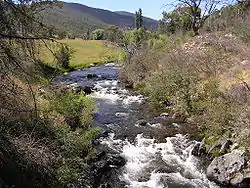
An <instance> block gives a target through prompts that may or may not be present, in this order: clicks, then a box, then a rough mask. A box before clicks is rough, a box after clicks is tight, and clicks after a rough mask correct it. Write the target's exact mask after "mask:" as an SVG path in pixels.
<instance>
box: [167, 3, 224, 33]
mask: <svg viewBox="0 0 250 188" xmlns="http://www.w3.org/2000/svg"><path fill="white" fill-rule="evenodd" d="M225 3H228V0H177V1H175V3H173V4H172V5H174V6H175V7H176V8H182V7H187V8H186V9H185V11H184V12H183V13H184V14H186V15H188V16H189V17H190V18H191V21H192V23H191V28H192V30H193V31H194V33H195V35H199V29H200V28H201V27H202V26H203V25H204V23H205V21H206V20H207V19H208V18H209V17H210V16H211V14H212V13H213V12H214V10H216V9H217V8H218V7H219V5H223V4H225Z"/></svg>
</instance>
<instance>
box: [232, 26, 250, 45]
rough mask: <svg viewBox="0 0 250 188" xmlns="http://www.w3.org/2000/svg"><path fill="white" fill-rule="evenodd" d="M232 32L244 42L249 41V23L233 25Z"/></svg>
mask: <svg viewBox="0 0 250 188" xmlns="http://www.w3.org/2000/svg"><path fill="white" fill-rule="evenodd" d="M234 33H235V35H236V36H239V37H240V38H241V40H243V41H244V42H246V43H250V25H237V26H235V29H234Z"/></svg>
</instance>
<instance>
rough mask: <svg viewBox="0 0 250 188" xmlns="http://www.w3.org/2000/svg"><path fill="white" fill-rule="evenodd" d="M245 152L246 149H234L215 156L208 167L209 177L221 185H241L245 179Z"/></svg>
mask: <svg viewBox="0 0 250 188" xmlns="http://www.w3.org/2000/svg"><path fill="white" fill-rule="evenodd" d="M244 154H245V152H244V151H241V150H233V151H232V152H231V153H228V154H225V155H223V156H220V157H216V158H214V160H213V161H212V163H211V164H210V165H209V166H208V168H207V176H208V178H209V179H211V180H213V181H215V182H217V183H219V184H221V185H227V186H229V185H240V184H241V183H242V182H243V180H244V176H243V174H242V171H243V168H244V167H245V165H246V160H245V155H244Z"/></svg>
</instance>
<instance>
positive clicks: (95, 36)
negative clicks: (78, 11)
mask: <svg viewBox="0 0 250 188" xmlns="http://www.w3.org/2000/svg"><path fill="white" fill-rule="evenodd" d="M104 33H105V31H104V29H96V30H94V31H93V32H92V33H91V39H92V40H103V39H104Z"/></svg>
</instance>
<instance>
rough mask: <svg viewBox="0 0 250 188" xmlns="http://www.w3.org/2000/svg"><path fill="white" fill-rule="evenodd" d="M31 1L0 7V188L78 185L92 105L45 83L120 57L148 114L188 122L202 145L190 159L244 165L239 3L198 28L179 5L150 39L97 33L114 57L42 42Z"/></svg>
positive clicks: (245, 36)
mask: <svg viewBox="0 0 250 188" xmlns="http://www.w3.org/2000/svg"><path fill="white" fill-rule="evenodd" d="M32 2H33V1H32V0H30V1H27V2H25V3H24V2H21V1H20V2H19V3H16V4H14V3H12V2H9V1H1V2H0V9H1V11H0V12H1V13H0V18H1V20H4V22H1V30H0V56H1V59H0V60H1V61H0V66H1V69H0V75H1V82H0V88H1V92H0V98H1V100H0V124H1V127H0V130H1V132H0V143H1V146H2V147H0V177H1V178H0V181H3V184H4V185H6V186H7V187H12V186H15V185H18V186H19V187H67V186H71V185H75V184H77V183H78V181H80V182H81V183H83V184H84V175H85V170H86V166H87V162H88V160H90V159H91V158H92V157H94V156H93V153H94V152H93V151H94V147H93V144H92V141H93V140H94V139H95V138H96V135H97V134H98V129H95V128H93V127H92V114H93V111H94V109H95V105H94V101H93V99H92V98H90V97H89V96H87V95H85V93H84V92H82V93H80V94H76V93H75V92H74V91H72V90H70V89H68V88H61V87H60V86H56V85H53V84H52V81H51V80H52V79H53V76H54V75H56V73H58V72H60V71H62V70H63V71H67V70H70V69H75V68H83V67H88V66H89V65H90V64H95V63H105V62H110V61H115V60H117V59H118V56H119V60H121V59H122V60H123V63H122V69H121V73H120V78H121V81H122V83H124V84H125V85H126V86H127V87H133V88H135V89H136V90H138V91H139V92H141V93H142V94H143V95H145V96H147V97H148V101H149V102H150V104H152V108H153V109H155V111H156V112H157V113H160V112H164V113H166V112H168V114H173V116H174V117H175V118H179V119H182V121H183V122H188V123H191V124H195V125H197V126H196V127H197V131H195V132H196V135H194V138H195V139H200V140H202V139H203V142H202V143H204V145H203V146H199V147H198V150H197V152H195V151H194V154H196V155H198V156H201V155H202V154H204V155H205V156H206V157H207V160H208V161H209V160H213V159H216V157H219V156H223V155H224V154H226V153H230V152H231V150H233V149H236V148H238V149H242V150H244V152H245V154H246V158H247V160H249V156H250V151H249V146H250V140H249V133H250V129H249V126H250V125H249V124H250V109H249V106H250V105H249V103H250V99H249V96H250V94H249V93H250V89H249V83H250V76H249V75H250V60H249V58H250V57H249V54H250V53H249V51H250V48H249V41H250V37H249V33H250V21H249V19H250V16H249V2H248V1H239V2H238V3H237V4H235V5H230V6H225V7H224V8H223V9H221V10H220V11H215V10H214V9H212V10H213V12H208V14H209V15H210V16H209V17H208V18H206V17H204V18H201V19H202V22H204V23H203V24H201V25H199V27H198V28H197V24H198V23H200V22H198V21H197V20H196V21H197V23H196V24H195V25H192V24H193V23H192V19H189V17H186V14H184V13H185V11H188V13H190V12H189V11H191V13H193V14H194V15H195V17H199V16H197V15H200V17H201V12H202V11H200V8H199V7H198V8H197V7H196V4H194V6H191V7H189V8H187V7H188V6H187V5H185V4H184V5H183V4H182V6H184V8H181V9H178V8H177V9H175V10H174V11H173V12H172V13H173V14H166V13H164V19H163V20H161V21H160V23H159V31H158V32H150V31H147V30H146V29H145V28H144V27H140V28H137V29H134V30H129V31H121V30H120V29H119V28H115V29H107V30H108V31H109V32H107V30H106V32H107V33H106V36H105V37H106V38H105V39H106V40H109V41H111V42H112V43H117V44H118V45H119V46H121V48H123V53H122V54H121V53H120V52H119V50H117V49H114V48H113V47H112V48H110V47H107V46H105V45H104V44H103V43H102V42H101V41H83V40H63V41H55V39H53V38H50V37H48V36H47V35H45V34H44V33H49V31H50V29H51V28H50V27H47V26H46V25H44V24H43V23H40V22H38V21H37V20H36V18H35V17H34V14H33V13H34V12H36V11H37V10H39V7H40V6H41V3H43V2H39V3H38V2H36V3H32ZM183 2H189V1H183ZM191 2H196V1H191ZM204 2H205V1H204ZM47 3H48V2H47ZM27 5H30V6H27ZM193 8H195V11H193ZM209 10H210V9H209ZM137 16H138V14H137ZM166 18H167V20H168V21H167V22H164V20H166ZM137 20H141V19H140V18H137ZM20 24H21V25H22V28H23V30H22V32H21V31H20ZM136 25H138V27H139V26H143V22H142V23H140V24H136ZM112 27H113V26H112ZM113 28H114V27H113ZM20 32H21V33H20ZM114 34H115V35H114ZM198 34H199V35H198ZM114 36H115V37H114ZM108 45H109V44H108ZM82 50H84V51H85V52H86V51H87V52H88V56H87V55H86V54H83V53H82ZM88 50H89V51H88ZM47 52H50V53H51V54H52V55H49V56H47ZM45 53H46V54H45ZM89 54H91V56H89ZM81 58H84V62H83V64H82V59H81ZM53 59H54V60H53ZM229 141H230V142H229ZM225 143H227V144H226V145H227V146H225ZM228 143H229V144H228ZM222 146H223V147H222ZM229 146H230V147H229ZM204 147H205V148H204ZM202 151H203V152H202ZM217 159H218V158H217ZM244 165H245V164H244ZM242 168H243V167H241V168H240V170H242ZM244 168H245V169H244V170H246V171H247V168H248V167H245V166H244ZM240 170H239V171H240ZM241 173H243V172H242V171H240V172H236V173H234V174H231V175H233V176H234V175H235V174H236V175H237V176H235V177H239V175H240V174H241ZM244 173H245V172H244ZM247 175H248V174H247V172H246V173H245V174H244V177H246V176H247ZM212 178H214V177H212ZM231 179H232V178H231ZM231 179H230V181H231ZM214 180H215V181H217V182H218V183H221V184H226V185H231V184H230V183H231V182H221V181H219V180H218V178H217V179H216V178H214ZM14 184H15V185H14Z"/></svg>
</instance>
